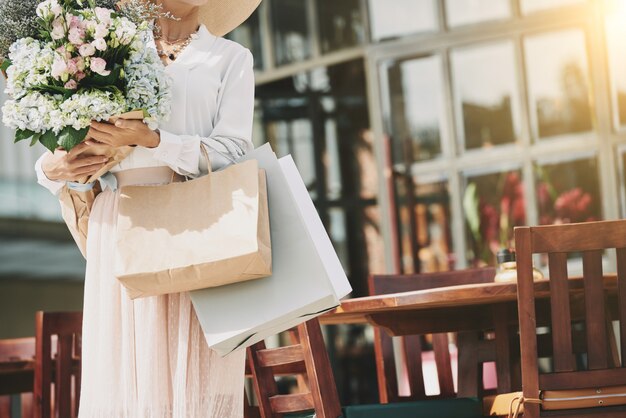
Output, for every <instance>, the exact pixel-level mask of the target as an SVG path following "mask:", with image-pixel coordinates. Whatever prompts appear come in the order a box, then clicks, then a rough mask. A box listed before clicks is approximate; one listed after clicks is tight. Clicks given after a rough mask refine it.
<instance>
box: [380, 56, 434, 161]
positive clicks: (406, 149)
mask: <svg viewBox="0 0 626 418" xmlns="http://www.w3.org/2000/svg"><path fill="white" fill-rule="evenodd" d="M441 76H442V65H441V59H440V57H438V56H430V57H424V58H416V59H406V60H400V61H397V62H393V63H391V64H390V65H389V67H388V69H387V82H388V89H389V96H390V97H389V110H390V112H389V114H388V115H386V119H387V125H389V128H388V131H389V132H391V136H392V138H393V156H394V162H395V163H403V162H405V161H406V158H409V161H424V160H429V159H433V158H436V157H437V156H439V155H441V153H442V148H441V136H442V130H443V129H442V128H443V127H444V126H445V124H444V113H445V108H444V100H443V97H442V94H443V81H442V79H441Z"/></svg>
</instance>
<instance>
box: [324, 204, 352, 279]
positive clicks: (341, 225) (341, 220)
mask: <svg viewBox="0 0 626 418" xmlns="http://www.w3.org/2000/svg"><path fill="white" fill-rule="evenodd" d="M328 216H329V217H330V225H329V228H328V235H329V236H330V239H331V241H332V243H333V247H335V251H336V252H337V255H338V256H339V260H340V261H341V265H342V266H343V268H344V270H345V271H346V274H347V275H350V272H349V269H350V261H349V258H348V254H349V253H348V238H347V234H346V213H345V212H344V211H343V210H342V209H339V208H331V209H330V210H329V211H328Z"/></svg>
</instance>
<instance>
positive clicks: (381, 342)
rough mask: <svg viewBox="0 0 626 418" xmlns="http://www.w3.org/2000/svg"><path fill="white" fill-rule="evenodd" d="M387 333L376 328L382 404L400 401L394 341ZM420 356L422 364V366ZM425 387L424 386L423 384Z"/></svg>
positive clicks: (377, 365) (375, 341)
mask: <svg viewBox="0 0 626 418" xmlns="http://www.w3.org/2000/svg"><path fill="white" fill-rule="evenodd" d="M384 333H385V331H383V330H381V329H380V328H379V327H374V352H375V356H376V374H377V375H378V396H379V399H380V403H383V404H384V403H391V402H397V401H398V396H397V394H398V375H397V373H396V366H395V361H394V359H395V357H394V352H393V340H392V338H391V337H390V336H388V335H384ZM421 360H422V358H421V355H420V364H421ZM422 386H423V384H422Z"/></svg>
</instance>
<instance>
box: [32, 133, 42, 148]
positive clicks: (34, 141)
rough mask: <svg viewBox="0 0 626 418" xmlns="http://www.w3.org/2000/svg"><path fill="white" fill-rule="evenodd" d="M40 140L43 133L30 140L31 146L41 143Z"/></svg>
mask: <svg viewBox="0 0 626 418" xmlns="http://www.w3.org/2000/svg"><path fill="white" fill-rule="evenodd" d="M39 138H41V132H37V133H36V134H35V135H33V137H32V138H31V139H30V146H31V147H32V146H34V145H35V144H36V143H37V142H39Z"/></svg>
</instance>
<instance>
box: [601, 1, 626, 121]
mask: <svg viewBox="0 0 626 418" xmlns="http://www.w3.org/2000/svg"><path fill="white" fill-rule="evenodd" d="M621 7H622V9H621V13H611V14H609V15H608V16H607V18H606V32H607V34H606V37H607V50H608V59H609V65H610V76H611V96H612V101H613V111H614V113H615V116H614V121H613V122H614V125H615V126H616V127H621V126H622V125H625V124H626V25H624V16H625V15H626V6H625V5H624V4H623V3H622V6H621ZM618 10H619V9H618Z"/></svg>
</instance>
